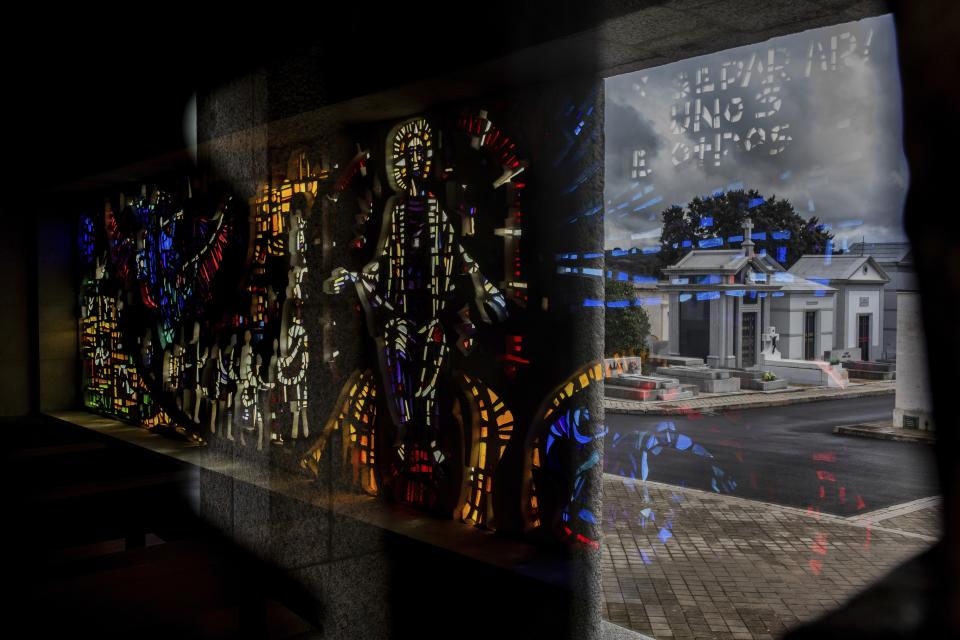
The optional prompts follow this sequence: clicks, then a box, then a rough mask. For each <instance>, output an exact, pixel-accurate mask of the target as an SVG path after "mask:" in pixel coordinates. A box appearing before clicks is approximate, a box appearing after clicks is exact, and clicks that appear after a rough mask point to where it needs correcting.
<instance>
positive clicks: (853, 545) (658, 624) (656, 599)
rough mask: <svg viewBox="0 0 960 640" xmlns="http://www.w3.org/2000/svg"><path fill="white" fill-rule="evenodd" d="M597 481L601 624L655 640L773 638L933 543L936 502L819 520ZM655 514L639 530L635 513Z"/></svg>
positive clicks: (665, 489)
mask: <svg viewBox="0 0 960 640" xmlns="http://www.w3.org/2000/svg"><path fill="white" fill-rule="evenodd" d="M646 489H647V491H648V492H649V499H650V502H645V501H644V497H643V483H641V482H639V481H634V480H630V479H625V478H621V477H619V476H613V475H605V476H604V531H605V536H604V541H603V546H602V553H603V571H604V575H603V585H604V596H605V609H604V617H606V618H607V619H609V620H610V621H611V622H614V623H616V624H619V625H622V626H625V627H629V628H631V629H634V630H636V631H639V632H641V633H644V634H647V635H651V636H653V637H654V638H730V639H740V638H743V639H744V640H746V639H748V638H775V637H778V636H779V635H781V634H782V633H783V632H784V631H785V630H786V629H788V628H790V627H792V626H794V625H796V624H798V623H799V622H801V621H806V620H810V619H813V618H815V617H817V616H818V615H820V614H821V613H823V612H825V611H827V610H828V609H831V608H833V607H836V606H837V605H838V604H840V603H842V602H843V601H844V600H845V599H847V598H848V597H850V596H851V595H853V594H854V593H856V592H858V591H860V590H861V589H863V588H864V587H865V586H867V585H868V584H869V583H870V582H872V581H873V580H875V579H876V578H878V577H880V576H881V575H883V574H884V573H886V572H887V571H889V570H890V569H892V568H893V567H894V566H895V565H897V564H898V563H900V562H902V561H904V560H906V559H908V558H910V557H912V556H914V555H916V554H917V553H919V552H921V551H923V550H924V549H926V548H927V547H928V546H930V545H931V544H932V543H933V542H934V541H935V539H936V537H937V536H938V535H939V529H940V525H939V520H938V512H939V506H938V503H937V502H936V501H935V500H929V499H927V500H925V501H915V503H912V504H911V505H908V506H906V507H905V508H900V509H896V508H890V509H887V510H884V512H882V513H880V512H877V513H876V515H875V516H873V517H871V514H864V515H862V516H858V517H856V518H851V519H847V518H841V517H838V516H828V515H819V514H815V513H809V512H806V511H803V510H801V509H796V508H792V507H781V506H778V505H772V504H768V503H764V502H756V501H751V500H746V499H743V498H737V497H734V496H728V495H719V494H716V493H710V492H704V491H697V490H692V489H681V488H679V487H673V486H670V485H664V484H659V483H653V482H647V483H646ZM645 508H650V509H651V510H652V511H651V512H647V515H652V516H653V517H654V520H653V521H650V520H647V522H646V526H645V527H644V526H643V525H642V524H641V521H642V519H643V514H642V513H641V510H643V509H645Z"/></svg>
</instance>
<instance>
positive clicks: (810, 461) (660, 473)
mask: <svg viewBox="0 0 960 640" xmlns="http://www.w3.org/2000/svg"><path fill="white" fill-rule="evenodd" d="M893 403H894V398H893V396H881V397H870V398H851V399H845V400H829V401H824V402H812V403H808V404H799V405H793V406H785V407H770V408H764V409H746V410H741V411H729V412H726V413H721V414H718V415H703V416H699V415H693V416H669V417H664V416H633V415H614V414H608V415H607V425H608V427H609V428H610V433H609V435H608V436H607V440H606V452H605V469H606V471H607V472H609V473H615V474H619V475H623V476H630V475H631V474H632V473H635V474H636V477H638V478H639V477H640V476H641V456H640V455H639V454H640V451H639V450H638V449H637V448H636V443H637V440H638V438H637V437H636V434H637V432H643V431H650V430H654V431H655V430H656V429H657V426H658V425H659V424H660V423H662V422H664V421H670V422H672V423H673V424H674V425H675V426H676V433H678V434H684V435H686V436H688V437H689V438H691V439H692V441H693V442H694V443H697V444H700V445H702V446H703V447H705V448H706V449H707V450H708V451H709V452H710V453H711V454H712V455H713V457H714V459H713V460H709V459H707V458H706V457H704V456H700V455H695V454H693V446H692V445H690V444H689V443H687V441H685V440H681V442H682V443H683V444H682V448H683V449H684V450H683V451H679V450H676V449H675V448H672V447H664V448H663V450H662V451H661V452H660V453H659V454H658V455H655V456H654V455H648V461H649V471H648V476H647V478H648V479H649V480H654V481H658V482H665V483H669V484H674V485H681V486H688V487H693V488H697V489H707V490H710V489H711V481H712V480H713V479H714V477H715V474H714V473H713V471H712V469H711V466H712V465H715V466H716V467H718V468H719V469H721V470H722V471H723V474H724V475H723V478H724V479H728V478H733V479H734V480H735V482H736V487H735V488H734V489H733V491H732V492H731V493H732V495H736V496H740V497H743V498H750V499H753V500H765V501H768V502H774V503H776V504H781V505H785V506H793V507H800V508H807V507H809V506H813V507H817V508H819V509H820V510H821V511H823V512H825V513H832V514H835V515H843V516H848V515H855V514H858V513H865V512H867V511H872V510H874V509H879V508H882V507H886V506H890V505H891V504H898V503H901V502H907V501H909V500H915V499H917V498H922V497H927V496H931V495H935V494H936V493H937V479H936V470H935V468H934V461H933V456H932V447H931V446H930V445H927V444H916V443H906V442H891V441H885V440H874V439H870V438H858V437H852V436H839V435H835V434H834V433H833V432H832V429H833V427H834V426H836V425H841V424H853V423H858V422H868V421H876V420H884V419H890V416H891V415H892V413H893ZM617 434H619V435H617ZM674 442H676V440H675V439H674ZM631 453H633V454H634V459H635V460H636V471H634V464H633V462H632V461H631V460H630V454H631Z"/></svg>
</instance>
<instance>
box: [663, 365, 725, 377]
mask: <svg viewBox="0 0 960 640" xmlns="http://www.w3.org/2000/svg"><path fill="white" fill-rule="evenodd" d="M657 373H659V374H660V375H664V376H669V377H671V378H678V379H679V378H680V377H681V376H683V377H686V378H697V379H698V380H718V379H723V378H729V377H730V371H729V370H728V369H711V368H709V367H702V368H701V367H680V366H673V367H660V368H658V369H657Z"/></svg>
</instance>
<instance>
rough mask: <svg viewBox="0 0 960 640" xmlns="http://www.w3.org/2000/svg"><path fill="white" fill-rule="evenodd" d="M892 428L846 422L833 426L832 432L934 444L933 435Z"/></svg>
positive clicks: (843, 434) (876, 438)
mask: <svg viewBox="0 0 960 640" xmlns="http://www.w3.org/2000/svg"><path fill="white" fill-rule="evenodd" d="M894 429H895V428H894V427H891V428H889V429H881V428H878V427H871V426H869V425H865V424H847V425H840V426H838V427H834V428H833V432H834V433H836V434H837V435H841V436H856V437H860V438H873V439H875V440H892V441H894V442H923V443H925V444H931V445H932V444H936V441H937V440H936V438H935V437H934V436H928V435H919V434H913V433H911V432H910V431H907V430H905V429H898V430H894ZM901 431H902V433H901ZM921 433H923V432H921Z"/></svg>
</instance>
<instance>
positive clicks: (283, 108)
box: [0, 0, 662, 185]
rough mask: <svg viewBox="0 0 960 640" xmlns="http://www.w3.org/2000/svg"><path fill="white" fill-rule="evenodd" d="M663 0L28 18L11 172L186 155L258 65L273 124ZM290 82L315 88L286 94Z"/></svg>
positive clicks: (54, 175) (17, 72) (16, 68)
mask: <svg viewBox="0 0 960 640" xmlns="http://www.w3.org/2000/svg"><path fill="white" fill-rule="evenodd" d="M661 2H662V0H660V1H657V0H653V1H633V2H630V1H626V2H608V1H605V2H600V3H575V2H568V1H566V0H563V1H560V2H551V3H541V2H527V3H522V2H501V1H499V0H497V1H493V2H490V1H485V2H482V3H477V4H476V5H474V6H471V7H469V8H464V7H463V6H459V5H458V6H457V7H456V9H454V8H453V7H452V6H451V5H450V4H446V3H445V4H438V5H437V6H436V8H431V6H430V4H429V3H423V4H417V5H414V4H409V3H402V4H399V3H398V4H392V5H381V4H380V3H356V2H354V3H341V4H338V5H335V7H334V8H330V7H329V6H327V5H326V4H321V3H318V4H316V5H313V7H314V8H313V9H311V11H306V12H305V11H304V10H303V7H305V6H309V5H303V4H301V3H289V4H287V3H278V4H277V5H276V11H275V12H272V11H271V5H263V7H262V9H261V11H260V12H259V13H256V14H254V13H252V12H243V11H237V10H233V11H230V12H226V11H224V12H223V13H222V14H220V15H215V14H210V13H203V14H201V13H198V12H197V8H196V6H188V7H182V8H179V9H175V8H172V7H171V8H168V6H166V5H165V6H164V8H163V9H162V10H161V9H159V8H154V9H150V10H147V11H142V12H141V13H140V14H139V15H128V14H126V13H119V12H118V13H114V14H111V15H109V17H106V16H96V17H94V16H91V15H88V14H86V13H76V14H75V15H68V14H65V13H63V12H60V11H59V10H57V11H58V13H57V15H56V20H55V21H51V20H48V19H47V17H46V16H39V15H38V16H33V17H32V18H31V17H29V16H28V17H26V18H24V19H23V20H22V21H21V22H20V23H19V25H20V26H18V24H11V23H10V22H8V24H7V25H6V29H4V31H6V33H5V34H3V37H0V47H2V50H3V59H4V61H5V64H4V67H5V69H4V71H5V73H4V75H5V78H4V79H5V84H6V90H5V91H4V94H5V96H6V100H5V101H4V102H5V103H6V104H5V106H6V109H5V112H6V119H7V131H8V135H7V136H6V138H7V140H6V141H7V151H8V153H7V154H5V157H6V162H8V163H10V167H12V170H13V173H14V175H16V174H19V175H20V179H21V180H23V181H25V182H23V181H21V182H20V184H25V183H26V184H29V183H31V182H32V181H33V180H41V181H42V182H44V183H46V184H48V185H50V184H51V183H52V184H60V183H64V182H68V181H71V180H75V179H78V178H81V177H84V176H89V175H92V174H95V173H98V172H101V171H105V170H107V169H111V168H114V167H118V166H122V165H126V164H130V163H133V162H136V161H139V160H143V159H145V158H150V157H153V156H157V155H161V154H164V153H168V152H171V151H175V150H177V149H180V148H182V146H183V127H182V117H183V113H184V107H185V105H186V103H187V101H188V100H189V98H190V96H191V95H193V94H194V92H195V91H197V89H198V88H209V87H215V86H217V85H219V84H220V83H223V82H225V81H228V80H229V79H231V78H233V77H237V76H240V75H243V74H245V73H248V72H250V71H251V70H254V69H257V68H259V67H265V68H267V69H268V70H269V71H270V74H269V75H270V76H271V77H272V78H276V79H278V80H276V81H277V82H280V83H281V86H278V87H271V91H270V96H271V98H270V114H269V117H270V119H271V120H273V119H278V118H283V117H287V116H289V115H293V114H294V113H296V110H297V109H298V108H299V106H300V105H302V104H304V103H305V102H308V103H314V104H316V105H317V106H322V105H325V104H331V103H334V102H339V101H342V100H344V99H347V98H351V97H354V96H357V95H362V94H364V93H368V92H370V91H371V90H380V89H384V88H390V87H396V86H400V85H403V84H406V83H410V82H415V81H418V80H423V79H426V78H429V77H432V76H434V75H440V74H444V73H448V72H450V71H453V70H456V69H458V68H462V67H465V66H469V65H473V64H476V63H479V62H482V61H484V60H490V59H494V58H498V57H500V56H503V55H506V54H509V53H511V52H513V51H517V50H520V49H523V48H526V47H530V46H533V45H536V44H539V43H543V42H547V41H550V40H553V39H556V38H560V37H563V36H566V35H570V34H573V33H577V32H580V31H583V30H586V29H589V28H590V27H592V26H594V25H595V24H596V23H597V22H598V21H599V20H600V19H602V18H604V17H613V16H616V15H619V14H621V13H623V12H627V11H633V10H637V9H638V8H642V7H644V6H648V5H656V4H660V3H661ZM50 11H51V12H52V11H53V9H52V8H51V10H50ZM241 14H245V15H241ZM25 25H33V26H25ZM21 27H22V31H21ZM287 76H289V77H291V78H294V77H295V78H303V77H316V79H317V81H316V83H313V84H312V86H303V83H302V82H297V84H296V86H289V87H286V86H282V81H283V78H284V77H287ZM285 96H292V98H291V99H289V100H286V99H285ZM5 173H7V175H8V176H9V175H10V173H11V172H10V171H9V170H8V171H6V172H5Z"/></svg>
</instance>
